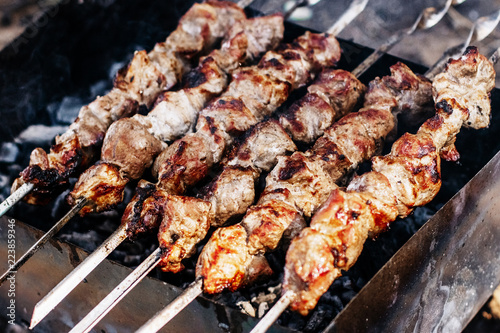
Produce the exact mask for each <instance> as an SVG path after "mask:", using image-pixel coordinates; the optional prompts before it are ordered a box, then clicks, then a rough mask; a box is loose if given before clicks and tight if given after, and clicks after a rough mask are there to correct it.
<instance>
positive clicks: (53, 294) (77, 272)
mask: <svg viewBox="0 0 500 333" xmlns="http://www.w3.org/2000/svg"><path fill="white" fill-rule="evenodd" d="M253 1H254V0H241V1H239V2H238V6H240V7H242V8H244V7H246V6H248V5H250V4H251V3H252V2H253ZM319 1H320V0H315V1H311V0H298V1H297V2H296V5H294V6H293V7H292V8H290V9H288V10H287V12H286V13H285V14H284V16H285V17H287V16H290V15H291V14H292V13H293V12H294V11H295V10H296V9H297V8H299V7H302V6H305V5H308V6H312V5H315V4H317V3H318V2H319ZM367 2H368V0H357V1H355V4H356V6H357V7H356V10H359V11H361V10H362V9H363V8H364V6H366V3H367ZM360 6H362V8H360ZM346 13H347V12H346ZM354 17H355V16H354ZM354 17H353V18H354ZM350 20H352V18H345V17H344V16H343V17H341V18H340V19H339V20H338V22H337V24H336V25H334V26H333V27H332V28H335V30H338V31H340V30H342V28H343V26H345V25H346V24H347V23H348V22H349V21H350ZM330 33H331V32H330ZM21 198H22V197H21ZM18 200H19V199H18ZM82 200H83V199H79V200H78V201H77V203H76V205H75V207H73V208H74V210H73V209H72V214H73V215H72V216H74V215H76V214H77V213H78V211H79V210H80V209H81V208H83V207H84V206H85V204H87V203H88V202H85V203H82ZM77 206H78V207H79V208H76V207H77ZM72 216H71V217H72ZM71 217H69V218H68V219H64V220H63V219H61V220H60V221H58V222H57V223H56V224H55V225H54V227H53V228H52V229H57V231H58V230H60V229H61V228H62V227H63V226H64V225H65V224H66V223H67V222H68V221H69V220H70V219H71ZM52 229H51V230H52ZM57 231H55V232H54V233H52V234H51V236H53V235H54V234H55V233H57ZM51 236H49V237H47V238H46V239H44V243H45V242H46V241H47V240H48V239H50V237H51ZM44 238H45V236H44ZM126 238H127V235H126V225H120V227H119V229H118V230H116V231H115V232H114V233H113V234H112V235H111V236H109V237H108V238H107V239H106V240H105V241H104V243H103V244H101V246H99V247H98V248H97V249H96V250H95V251H94V252H92V254H90V255H89V256H88V257H87V258H86V259H85V260H84V261H83V262H82V263H81V264H80V265H78V267H76V268H75V269H74V270H73V271H72V272H71V273H69V274H68V275H67V276H66V277H65V278H64V279H63V280H62V281H61V282H59V284H58V285H57V286H55V287H54V288H53V289H52V290H51V291H50V292H49V293H48V294H47V295H46V296H45V297H44V298H43V299H42V300H40V301H39V302H38V303H37V304H36V306H35V308H34V310H33V315H32V318H31V323H30V328H33V327H35V326H36V325H37V324H38V323H39V322H40V321H41V320H42V319H43V318H45V317H46V316H47V315H48V314H49V313H50V312H51V311H52V310H53V309H54V308H55V307H56V306H57V305H58V304H59V303H60V302H61V301H62V300H63V299H64V298H65V297H66V296H67V295H68V294H69V293H70V292H71V291H72V290H73V289H74V288H76V286H77V285H78V284H79V283H80V282H81V281H82V280H83V279H84V278H85V277H86V276H87V275H88V274H90V273H91V272H92V271H93V270H94V269H95V267H97V266H98V265H99V264H100V263H101V262H102V261H103V260H104V259H105V258H106V257H107V256H108V255H109V254H110V253H111V252H113V251H114V250H115V249H116V248H117V247H118V246H119V245H120V244H121V243H122V242H123V241H124V240H125V239H126ZM37 244H38V242H37V243H36V244H35V245H37ZM35 245H34V246H33V247H35ZM39 247H40V246H36V249H34V250H33V253H34V252H36V250H38V248H39ZM30 251H31V250H30ZM33 253H32V254H31V255H33ZM31 255H30V257H31ZM27 259H29V258H26V260H27ZM26 260H25V261H26ZM20 265H22V263H20ZM20 265H19V266H20ZM5 274H7V273H5ZM5 274H4V275H5ZM7 276H8V275H7ZM7 276H6V277H7ZM139 281H140V280H139ZM0 283H1V282H0Z"/></svg>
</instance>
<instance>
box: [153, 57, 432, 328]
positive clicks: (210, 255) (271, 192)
mask: <svg viewBox="0 0 500 333" xmlns="http://www.w3.org/2000/svg"><path fill="white" fill-rule="evenodd" d="M391 72H392V73H393V75H392V76H391V77H385V78H383V79H377V80H375V81H373V82H372V83H371V84H370V88H369V90H368V93H367V95H366V104H365V107H364V108H363V109H362V110H360V111H359V112H357V113H352V114H349V115H347V116H345V117H343V118H342V119H341V120H340V121H339V122H337V123H336V124H334V125H333V126H332V127H331V128H329V129H327V130H326V132H325V134H324V135H323V136H322V137H321V138H320V139H319V140H317V142H316V145H315V146H314V147H313V148H312V149H310V150H309V151H308V152H307V153H305V154H304V153H301V152H295V153H294V154H293V155H291V156H288V157H286V156H281V157H278V165H277V166H276V167H275V168H274V169H273V171H271V173H270V174H269V175H268V177H267V184H268V186H267V187H266V189H265V190H264V193H263V195H262V197H261V199H260V200H259V202H258V204H257V205H256V206H253V207H252V208H250V209H249V210H248V211H247V214H246V215H245V217H244V218H243V222H242V223H239V224H237V225H233V226H230V227H224V228H219V229H217V230H215V231H214V234H213V235H212V237H211V238H210V240H209V242H208V243H207V244H206V245H205V247H204V249H203V251H202V254H201V255H200V257H199V263H198V265H197V281H202V280H203V282H204V287H205V291H208V292H209V293H215V292H221V291H222V290H224V289H226V288H227V289H229V290H231V291H234V290H236V289H239V288H240V287H243V286H245V285H248V284H250V283H252V282H254V281H255V280H256V279H259V278H264V277H266V276H268V275H269V274H271V273H272V270H271V269H270V267H269V265H268V263H267V261H266V259H265V257H264V255H263V254H264V253H265V252H266V251H268V250H272V249H274V248H276V247H277V246H278V242H279V240H280V238H281V236H282V235H283V234H288V236H287V237H292V236H293V235H294V234H296V233H297V230H300V229H301V228H303V227H304V226H305V222H304V218H303V217H302V214H305V215H309V216H310V215H311V211H313V210H314V207H313V206H314V205H315V206H319V204H318V203H317V202H318V201H319V200H320V198H321V197H325V194H327V192H328V191H327V189H328V185H329V184H331V183H332V182H333V181H334V180H338V179H339V178H340V177H341V176H342V175H343V173H344V172H345V171H346V170H347V169H349V168H354V167H355V164H357V163H359V162H361V160H363V159H366V158H369V157H370V154H373V153H375V152H376V151H377V150H378V149H379V148H380V140H381V139H382V138H383V137H384V136H386V135H388V134H389V133H390V132H391V129H393V128H394V125H395V121H394V119H393V115H392V114H391V111H393V112H394V113H396V114H397V113H399V112H400V111H405V110H407V109H408V106H409V105H408V103H409V102H410V101H411V103H412V105H419V106H422V109H425V106H426V105H427V106H428V105H429V104H430V103H429V102H431V97H430V96H431V92H430V82H429V81H428V80H426V79H425V78H421V77H418V76H416V75H415V74H413V73H412V72H411V71H410V70H409V69H408V68H407V67H406V66H405V65H403V64H397V65H395V66H393V67H392V68H391ZM332 95H335V94H334V93H332ZM338 95H340V94H338ZM338 95H337V97H339V96H338ZM346 95H348V94H346ZM338 100H340V98H339V99H338ZM301 102H302V101H299V103H298V104H301ZM292 109H293V107H292ZM312 114H313V115H314V113H312ZM363 120H367V121H366V122H368V123H369V125H366V126H365V125H360V124H361V123H363ZM311 124H313V122H311ZM353 125H354V126H353ZM370 125H371V126H370ZM359 127H361V128H362V130H361V131H359V130H358V131H356V128H359ZM353 129H354V130H353ZM346 131H349V133H346ZM340 133H342V135H339V134H340ZM335 134H337V137H341V138H343V139H342V140H336V141H338V142H337V145H336V144H335V142H333V141H332V139H333V138H334V137H335ZM375 137H376V138H375ZM333 140H335V139H333ZM358 148H361V151H362V152H361V153H358V152H357V149H358ZM223 174H224V173H223ZM229 175H230V173H229ZM276 176H277V177H276ZM240 178H241V176H240V177H239V178H229V179H225V181H224V182H223V184H224V185H225V187H226V188H225V190H226V191H225V193H226V195H224V194H223V195H222V196H221V197H219V198H217V200H215V202H216V203H217V204H218V205H220V206H222V209H221V211H227V210H228V208H231V207H232V206H233V205H234V204H233V201H234V200H235V199H234V197H236V195H235V193H237V192H238V191H243V190H240V189H239V188H241V187H242V186H241V180H240ZM217 182H219V179H218V180H217ZM301 188H303V190H302V192H305V193H302V194H300V191H301ZM245 191H246V189H245ZM227 193H230V195H228V194H227ZM318 197H320V198H318ZM171 200H172V199H171ZM195 200H196V199H191V201H187V200H186V199H184V201H183V202H182V203H181V204H180V205H179V204H178V202H179V201H180V200H175V199H174V200H172V204H169V205H168V206H167V207H168V208H169V209H168V211H167V213H166V216H165V217H164V220H163V222H162V226H161V227H160V233H159V236H158V237H159V241H160V245H161V246H162V247H163V251H162V253H163V254H162V261H161V262H160V266H162V269H163V270H165V271H174V272H175V271H176V269H178V265H179V262H180V259H182V258H183V257H182V255H184V253H185V252H188V251H191V252H193V251H194V244H192V243H195V241H199V240H201V238H203V237H198V234H200V233H203V236H205V235H206V232H207V231H208V227H209V226H210V222H212V223H213V224H215V225H217V224H218V223H217V222H218V219H214V217H213V216H210V214H207V212H206V210H207V209H205V212H203V211H202V210H201V209H197V210H196V209H195V208H196V207H201V205H202V201H200V200H198V202H196V201H195ZM252 201H253V200H252ZM252 201H250V202H252ZM211 202H212V204H213V203H214V200H211ZM176 204H178V206H179V207H180V209H179V208H177V209H176V206H175V205H176ZM205 205H206V206H208V207H210V203H209V202H207V203H205ZM311 205H313V206H311ZM247 206H248V205H247ZM183 207H186V208H184V209H182V208H183ZM182 213H184V214H185V215H187V217H184V216H183V215H182ZM203 213H204V214H205V215H208V216H206V217H203V216H202V214H203ZM192 221H196V223H197V225H196V228H192V229H193V230H192V231H191V232H190V233H189V231H186V229H187V228H188V226H190V223H191V224H192ZM205 221H206V222H205ZM214 221H215V223H214ZM200 222H201V223H202V224H201V225H198V223H200ZM176 227H177V230H176ZM191 227H192V226H191ZM174 236H176V237H174ZM252 249H253V250H257V251H256V252H255V253H252ZM179 253H180V254H179ZM178 257H180V259H179V258H178ZM200 283H201V282H200ZM196 284H197V283H195V285H196ZM199 287H201V284H198V288H199ZM192 290H194V289H193V288H190V292H193V291H192ZM200 292H201V289H200V290H199V292H197V293H196V294H199V293H200ZM193 296H194V295H193ZM179 299H182V297H180V298H179ZM169 307H170V306H169ZM164 324H165V320H163V321H162V325H164ZM148 325H149V324H148ZM160 327H161V326H159V325H158V326H154V329H155V330H156V329H158V328H160ZM151 329H152V327H151V326H148V330H151ZM144 330H145V329H144Z"/></svg>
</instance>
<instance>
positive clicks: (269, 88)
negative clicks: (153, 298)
mask: <svg viewBox="0 0 500 333" xmlns="http://www.w3.org/2000/svg"><path fill="white" fill-rule="evenodd" d="M339 59H340V47H339V44H338V41H337V40H336V39H335V37H333V36H332V35H330V34H314V33H310V32H306V33H305V34H304V35H302V36H300V37H298V38H296V39H295V41H294V42H293V43H291V44H286V45H284V46H283V47H282V48H279V49H278V51H270V52H268V53H266V54H265V55H264V56H263V57H262V59H261V61H260V62H259V64H258V65H257V66H252V67H248V68H243V69H241V70H239V71H237V72H235V73H234V74H233V81H232V82H231V84H230V85H229V88H228V90H227V91H226V92H225V93H224V94H222V96H221V97H220V98H217V99H215V100H214V101H212V103H211V106H210V107H209V108H208V114H209V115H205V114H203V113H202V116H201V117H199V119H198V124H197V132H196V133H194V134H192V135H187V136H185V137H184V138H183V139H180V140H178V141H176V142H174V143H173V144H172V145H171V146H170V147H169V148H167V153H166V154H165V155H166V158H165V159H164V160H165V162H162V167H160V169H159V174H158V180H159V181H158V184H157V186H158V188H161V189H162V192H163V193H165V194H166V195H173V194H181V193H182V192H183V191H184V190H185V188H186V187H187V186H189V185H191V184H193V182H194V181H199V180H201V179H202V178H204V177H205V176H206V171H207V170H208V168H209V167H211V166H212V165H213V163H214V161H218V160H220V158H221V156H222V153H223V151H224V149H225V145H226V142H228V141H229V140H228V139H225V137H228V136H229V137H230V131H229V130H228V129H230V128H231V127H226V124H231V123H233V121H234V123H237V118H238V117H237V115H242V116H243V119H244V120H245V121H244V122H243V124H244V123H252V122H254V123H255V122H257V121H259V120H262V119H263V118H264V117H265V116H269V115H270V114H272V113H273V112H274V111H275V110H276V109H277V108H278V106H279V105H281V104H282V103H283V102H284V101H285V100H286V99H287V98H288V96H289V94H290V92H291V91H292V90H293V89H296V88H298V87H300V86H303V85H304V84H306V83H307V82H308V81H309V80H310V79H311V77H314V76H315V75H316V74H317V73H318V72H319V70H320V69H321V68H322V67H330V66H333V65H335V64H336V63H337V61H338V60H339ZM235 107H236V108H237V109H236V110H234V111H236V112H234V113H233V109H234V108H235ZM227 108H230V111H231V113H233V114H234V117H232V119H231V118H228V117H227V115H228V111H227ZM219 110H221V111H222V112H221V111H219ZM207 133H210V136H209V138H210V139H209V140H210V141H209V140H207V139H206V138H207V136H208V135H207ZM283 133H284V132H283ZM290 142H291V141H290ZM292 144H293V143H292ZM285 147H286V145H285ZM286 149H287V148H285V150H286ZM156 192H158V191H156ZM179 192H180V193H179ZM184 198H185V199H188V200H189V199H192V198H189V197H180V196H178V197H176V199H179V200H178V202H179V203H182V202H183V201H184ZM200 201H202V200H200ZM168 202H173V201H171V200H170V199H168ZM209 205H210V204H208V205H203V204H202V205H201V206H200V205H196V204H195V205H191V206H185V208H186V209H185V210H183V209H180V210H178V211H176V213H177V212H180V213H183V214H187V216H185V219H190V216H191V214H193V213H194V212H204V211H205V208H207V207H209ZM206 217H207V214H202V216H201V217H200V219H201V218H206ZM192 221H193V222H196V223H198V222H199V223H201V222H202V221H201V220H192ZM94 313H95V312H94ZM90 316H91V317H93V316H94V314H92V313H91V314H90ZM101 316H102V314H99V315H97V320H98V319H99V318H100V317H101ZM95 322H96V320H92V322H88V320H86V319H84V320H83V321H81V322H80V323H79V324H78V325H77V326H75V328H74V330H75V331H79V330H81V329H82V328H83V330H87V329H88V328H89V326H90V325H93V324H95ZM87 324H90V325H87ZM90 327H91V326H90Z"/></svg>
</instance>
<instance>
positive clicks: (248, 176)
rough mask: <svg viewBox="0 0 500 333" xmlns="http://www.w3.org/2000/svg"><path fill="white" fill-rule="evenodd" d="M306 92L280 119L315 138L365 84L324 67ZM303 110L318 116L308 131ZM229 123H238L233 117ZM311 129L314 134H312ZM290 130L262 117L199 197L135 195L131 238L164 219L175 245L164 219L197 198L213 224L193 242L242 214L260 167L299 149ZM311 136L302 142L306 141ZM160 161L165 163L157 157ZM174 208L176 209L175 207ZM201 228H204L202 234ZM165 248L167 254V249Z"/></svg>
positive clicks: (354, 102) (126, 218)
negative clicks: (262, 119)
mask: <svg viewBox="0 0 500 333" xmlns="http://www.w3.org/2000/svg"><path fill="white" fill-rule="evenodd" d="M307 90H308V93H307V94H306V95H305V96H304V97H302V98H301V99H300V100H299V101H297V102H295V103H293V104H292V106H291V107H290V108H289V109H288V110H287V111H286V112H285V113H284V114H283V115H282V116H281V117H280V121H281V122H282V123H283V122H284V123H286V124H290V123H292V122H293V124H294V126H293V128H295V129H296V130H295V131H288V134H290V133H294V134H295V136H298V135H301V134H302V133H303V132H304V130H305V131H308V132H311V134H310V135H311V136H312V137H313V138H314V137H315V136H318V135H319V133H321V131H322V127H327V126H328V125H326V124H331V123H332V122H333V121H334V120H336V119H338V118H340V117H341V116H342V115H344V114H346V113H349V112H351V111H352V110H353V109H354V108H355V106H356V105H357V104H358V102H359V101H360V99H361V97H362V96H363V93H364V91H365V87H364V85H363V84H362V83H361V82H360V81H359V80H357V79H356V78H355V77H354V76H353V75H352V74H351V73H349V72H347V71H345V70H341V69H338V70H336V69H325V70H323V71H322V72H321V73H320V74H319V75H318V78H317V79H316V80H315V82H314V83H313V84H312V85H310V86H309V87H308V88H307ZM306 113H308V114H309V120H310V119H311V118H314V119H316V120H317V121H309V122H308V125H306V126H307V127H310V128H311V129H310V130H308V129H307V128H305V127H306V126H304V124H305V123H304V116H305V114H306ZM231 122H232V123H236V122H235V121H234V122H233V121H232V119H231ZM316 123H321V125H322V126H320V127H317V128H315V129H312V127H316ZM313 131H315V133H312V132H313ZM288 134H287V132H286V131H285V129H284V128H283V127H282V126H281V125H280V123H279V122H278V121H277V120H265V121H262V122H260V123H258V124H257V125H255V126H253V127H252V128H251V129H249V130H248V131H247V132H246V133H245V134H244V135H243V136H242V137H240V139H239V140H238V142H237V144H235V145H234V146H233V147H232V148H231V150H229V151H228V152H227V154H226V156H225V157H224V159H223V161H222V166H223V167H222V172H221V173H220V174H219V175H218V176H216V177H215V180H214V181H213V182H211V183H210V184H209V185H207V186H206V187H205V188H204V189H202V191H201V193H202V194H201V195H199V196H200V199H201V200H200V199H195V198H187V197H182V198H176V197H175V195H173V194H172V193H175V192H174V191H169V190H163V189H161V188H160V189H158V190H156V191H155V192H154V193H153V194H151V196H150V197H149V198H146V199H144V196H138V197H139V198H136V199H135V200H132V201H131V203H129V206H128V207H127V210H126V212H127V213H128V214H127V213H126V214H125V215H124V222H126V223H127V225H128V227H127V232H128V234H129V236H132V237H133V236H135V235H136V234H137V233H139V232H144V231H146V230H148V229H152V228H155V227H158V225H159V224H160V221H162V220H163V221H164V223H163V226H162V228H163V229H164V230H165V231H167V230H170V231H167V232H171V235H174V234H176V235H177V236H173V237H174V238H178V239H177V242H178V243H182V239H183V238H185V236H184V235H182V233H180V232H179V230H175V228H174V227H172V228H170V227H167V226H168V225H169V224H170V223H169V222H165V221H168V220H170V218H169V216H179V217H182V216H183V214H181V213H177V212H178V211H179V212H180V211H182V210H184V208H182V207H188V206H189V205H190V204H197V203H198V204H199V205H201V204H200V202H201V201H202V200H205V204H204V205H207V204H209V203H210V210H209V212H210V213H209V215H210V218H207V219H205V221H206V222H208V221H211V223H209V224H206V225H205V226H206V227H207V228H201V226H199V225H198V226H197V227H195V228H194V229H199V230H198V231H197V237H196V240H195V239H193V238H191V239H190V242H192V243H191V244H192V245H193V246H194V245H195V244H196V243H198V242H199V241H200V240H201V239H203V238H204V237H205V235H206V232H207V231H208V227H209V226H210V225H212V226H214V227H220V226H222V225H223V224H225V223H226V221H227V220H229V219H231V218H233V217H236V216H238V215H239V214H244V213H245V212H246V210H247V208H248V207H249V206H250V205H251V204H252V203H253V202H254V196H255V188H254V183H255V181H256V180H257V178H258V177H259V176H260V174H261V173H262V172H263V171H264V172H269V171H270V170H271V169H272V168H273V167H274V165H275V164H276V163H277V160H278V157H279V156H285V155H289V154H291V153H292V152H294V151H295V150H297V147H296V146H295V144H294V143H293V141H292V140H291V139H290V137H289V135H288ZM304 139H306V138H305V137H304ZM312 140H313V139H312ZM312 140H304V142H310V141H312ZM158 160H160V161H161V162H163V163H165V162H164V161H163V160H161V159H158ZM158 160H157V162H158ZM199 160H201V159H199ZM199 169H200V168H197V170H199ZM202 169H203V168H202ZM200 178H201V177H200ZM170 201H171V202H170ZM139 205H140V206H139ZM176 206H177V207H178V208H175V207H176ZM137 207H140V208H141V209H137ZM132 208H133V209H132ZM207 212H208V211H207ZM182 228H183V229H186V228H185V227H182ZM201 229H204V233H203V232H202V231H201ZM192 250H194V248H191V249H187V248H183V249H182V250H181V251H180V253H182V256H185V255H187V254H188V253H191V252H192ZM164 252H165V253H170V252H171V251H164ZM181 259H182V258H177V259H176V262H177V263H178V264H180V261H181ZM164 270H165V271H171V269H169V268H167V267H164Z"/></svg>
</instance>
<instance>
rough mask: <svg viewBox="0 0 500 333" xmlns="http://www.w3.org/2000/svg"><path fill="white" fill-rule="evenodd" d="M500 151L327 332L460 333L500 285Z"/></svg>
mask: <svg viewBox="0 0 500 333" xmlns="http://www.w3.org/2000/svg"><path fill="white" fill-rule="evenodd" d="M499 197H500V153H497V154H496V156H495V157H494V158H493V159H492V160H491V161H490V162H489V163H488V164H487V165H486V166H485V167H484V168H483V169H482V170H481V171H480V172H479V173H478V174H477V175H476V176H475V177H474V178H473V179H472V180H471V181H470V182H469V183H468V184H467V185H466V186H465V187H464V188H462V189H461V190H460V192H459V193H457V195H455V196H454V198H453V199H452V200H451V201H449V202H448V203H447V204H446V205H445V206H444V207H443V208H442V209H441V210H440V211H439V212H438V213H436V214H435V215H434V217H433V218H431V219H430V220H429V221H428V222H427V224H425V225H424V226H423V227H422V228H421V229H420V230H419V231H418V232H417V233H416V234H415V235H414V236H413V237H412V238H411V239H410V240H409V241H408V242H407V243H406V244H405V245H404V246H403V247H402V248H401V249H400V250H399V251H398V252H397V253H396V255H395V256H394V257H393V258H392V259H391V260H390V261H389V262H388V263H387V264H386V265H385V266H384V267H383V268H382V269H381V270H380V271H379V272H378V273H377V274H376V275H375V277H374V278H373V279H372V280H371V281H370V282H369V283H368V284H367V285H366V286H365V288H363V289H362V290H361V292H360V293H359V294H358V295H357V296H356V297H355V298H354V299H353V300H352V301H351V302H350V303H349V305H348V306H347V307H346V308H345V309H344V311H343V312H341V313H340V314H339V315H338V316H337V318H336V319H335V321H334V322H333V323H332V324H331V325H330V326H329V327H328V328H327V329H326V330H325V331H326V332H460V331H461V330H463V328H464V327H465V326H466V325H467V323H468V322H469V321H470V320H471V319H472V318H473V317H474V315H475V314H476V313H477V312H478V311H479V309H480V308H481V306H482V305H483V304H484V303H485V302H486V301H487V299H488V298H489V297H490V296H491V294H492V293H493V290H494V289H495V287H496V286H497V285H498V284H499V283H500V260H499V257H498V254H499V253H500V242H498V239H500V201H499V200H498V198H499Z"/></svg>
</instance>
